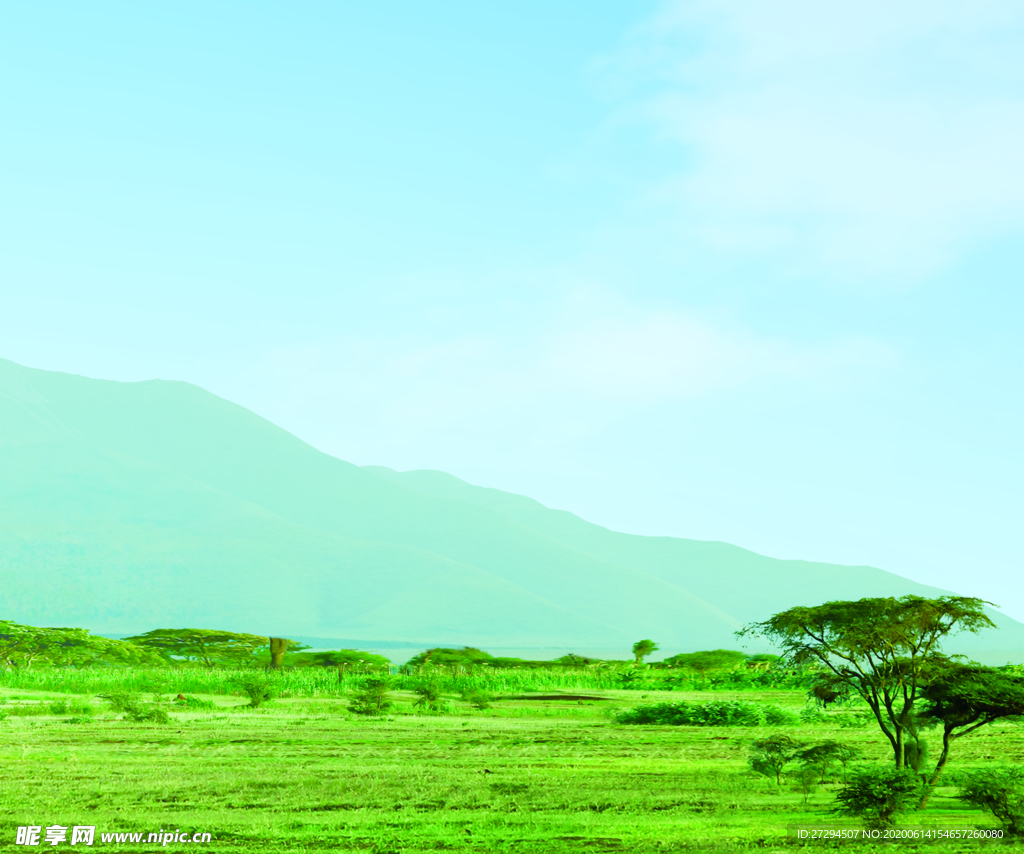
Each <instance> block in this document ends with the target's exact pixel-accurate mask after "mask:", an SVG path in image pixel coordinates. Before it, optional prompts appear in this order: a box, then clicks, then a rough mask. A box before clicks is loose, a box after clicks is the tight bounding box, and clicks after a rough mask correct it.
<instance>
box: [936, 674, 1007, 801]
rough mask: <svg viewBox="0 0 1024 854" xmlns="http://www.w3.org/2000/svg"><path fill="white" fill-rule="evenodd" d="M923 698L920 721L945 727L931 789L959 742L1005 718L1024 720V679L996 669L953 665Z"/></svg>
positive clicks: (937, 678)
mask: <svg viewBox="0 0 1024 854" xmlns="http://www.w3.org/2000/svg"><path fill="white" fill-rule="evenodd" d="M921 696H922V699H923V700H924V702H925V706H924V708H923V709H922V710H921V711H920V712H919V714H918V718H919V719H920V721H921V722H922V723H924V724H925V725H928V724H936V725H940V726H941V727H942V753H941V755H940V756H939V760H938V763H937V764H936V766H935V771H934V772H933V773H932V776H931V779H930V780H929V790H930V789H931V788H934V786H935V784H936V783H937V782H938V779H939V775H941V774H942V769H943V768H944V767H945V765H946V762H947V760H948V759H949V752H950V748H951V747H952V745H953V742H954V741H955V740H956V739H958V738H961V737H962V736H965V735H967V734H968V733H972V732H974V731H975V730H976V729H979V728H981V727H983V726H986V725H987V724H990V723H993V722H995V721H997V720H1001V719H1004V718H1009V719H1017V720H1024V677H1022V676H1018V675H1016V674H1014V673H1009V672H1006V671H1003V670H1000V669H999V668H995V667H984V666H982V665H980V664H960V663H951V664H949V665H948V666H946V667H944V668H941V669H939V670H937V671H936V672H935V673H933V674H932V676H931V678H930V679H929V681H928V684H927V685H925V686H924V687H923V688H922V689H921ZM926 799H927V795H926Z"/></svg>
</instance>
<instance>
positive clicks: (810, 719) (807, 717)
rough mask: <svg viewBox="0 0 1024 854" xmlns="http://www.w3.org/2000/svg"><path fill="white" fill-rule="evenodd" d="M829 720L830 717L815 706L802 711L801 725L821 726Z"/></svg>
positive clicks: (806, 707)
mask: <svg viewBox="0 0 1024 854" xmlns="http://www.w3.org/2000/svg"><path fill="white" fill-rule="evenodd" d="M827 720H828V715H826V714H825V713H824V712H823V711H822V710H821V709H819V708H817V707H815V706H805V707H804V708H802V709H801V710H800V723H802V724H820V723H823V722H824V721H827Z"/></svg>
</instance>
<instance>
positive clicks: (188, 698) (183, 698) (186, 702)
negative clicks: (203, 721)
mask: <svg viewBox="0 0 1024 854" xmlns="http://www.w3.org/2000/svg"><path fill="white" fill-rule="evenodd" d="M174 702H175V703H176V704H177V705H179V706H184V707H185V708H186V709H213V708H215V707H216V705H217V704H216V703H214V702H213V700H201V699H200V698H199V697H193V696H192V695H191V694H179V695H178V697H177V699H176V700H175V701H174Z"/></svg>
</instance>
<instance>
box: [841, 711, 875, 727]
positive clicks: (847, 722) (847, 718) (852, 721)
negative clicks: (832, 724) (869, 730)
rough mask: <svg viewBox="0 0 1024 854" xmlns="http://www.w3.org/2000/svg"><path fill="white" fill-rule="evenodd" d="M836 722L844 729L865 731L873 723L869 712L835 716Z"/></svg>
mask: <svg viewBox="0 0 1024 854" xmlns="http://www.w3.org/2000/svg"><path fill="white" fill-rule="evenodd" d="M835 721H836V723H837V724H839V726H841V727H843V728H844V729H863V728H864V727H866V726H867V725H868V724H869V723H871V717H870V716H869V715H868V714H867V712H852V713H847V714H841V715H836V716H835Z"/></svg>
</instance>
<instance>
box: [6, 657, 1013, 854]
mask: <svg viewBox="0 0 1024 854" xmlns="http://www.w3.org/2000/svg"><path fill="white" fill-rule="evenodd" d="M39 673H40V674H42V673H43V671H40V672H39ZM111 674H112V672H107V677H108V678H111ZM194 675H196V676H197V678H198V677H202V676H204V674H203V673H202V672H197V673H196V674H194ZM328 675H329V676H332V677H333V678H334V680H335V683H334V685H333V687H332V688H331V689H330V690H327V686H326V685H325V686H324V690H323V691H322V692H321V693H320V694H316V693H315V692H312V691H311V692H310V693H308V694H306V695H303V696H292V697H290V698H285V699H281V700H276V701H273V702H271V703H268V704H267V705H266V706H265V707H263V708H261V709H259V710H251V709H249V708H247V707H246V701H245V700H244V699H243V698H241V697H232V696H226V695H224V694H222V693H218V692H213V691H201V690H196V689H195V688H194V687H192V686H189V687H188V690H187V691H182V692H181V693H195V694H198V695H200V698H201V699H203V700H206V701H210V702H212V703H213V706H212V708H208V709H202V710H195V709H192V710H181V709H180V708H179V707H176V706H174V705H173V704H171V703H170V702H169V700H168V695H170V694H172V692H173V693H179V692H178V691H175V690H174V689H173V688H170V689H168V688H167V686H166V685H164V686H161V691H160V692H159V696H158V697H157V700H158V701H160V702H162V704H163V706H164V708H167V709H169V710H170V711H171V723H170V724H168V725H156V724H148V723H131V722H126V721H122V720H120V719H119V716H118V715H116V714H115V713H113V711H112V710H111V709H110V707H109V706H107V705H106V704H104V703H103V701H102V700H98V699H95V698H91V697H90V698H88V702H89V703H90V704H91V705H92V706H93V708H94V713H93V714H92V715H71V714H57V715H55V714H53V713H52V712H51V705H50V704H51V703H52V702H54V701H60V700H61V699H62V697H61V695H60V694H59V693H58V692H55V691H54V689H53V684H54V683H55V682H56V681H57V680H53V681H51V683H50V684H49V685H46V686H43V685H40V686H38V687H37V688H34V689H28V688H26V687H25V686H23V685H20V686H12V685H11V682H12V680H11V678H10V677H11V676H12V674H11V673H7V674H3V676H2V677H0V694H2V695H3V696H6V697H8V698H13V697H17V698H18V699H16V700H15V699H9V701H8V702H7V703H6V704H0V712H2V711H3V710H8V711H13V710H14V709H15V708H22V707H25V708H27V707H29V706H36V705H38V706H39V707H40V708H44V709H45V712H43V713H41V714H33V715H17V714H12V715H8V716H7V717H6V718H5V719H4V720H2V721H0V762H2V763H3V764H2V767H3V768H4V773H3V776H2V779H0V802H2V803H3V805H4V827H3V828H2V829H0V838H5V839H6V841H7V843H8V844H9V845H11V847H12V849H13V845H12V843H13V841H14V830H15V828H16V827H17V826H19V825H42V826H44V827H45V826H46V825H50V824H62V825H69V826H70V825H76V824H78V825H83V824H84V825H96V827H97V833H100V832H109V831H140V832H144V833H148V832H151V831H158V830H161V829H164V830H175V829H179V828H180V829H181V830H182V831H188V832H190V833H191V832H194V831H207V832H210V833H211V834H212V835H213V842H212V843H211V844H209V845H204V846H188V845H174V844H173V843H172V844H170V845H168V846H167V849H168V850H173V849H175V848H179V849H180V848H185V849H186V850H189V849H191V850H197V851H198V850H209V851H213V852H260V854H268V852H299V851H322V850H341V851H360V852H377V854H384V852H402V854H413V852H428V851H429V852H434V851H475V852H488V854H489V853H490V852H517V853H518V852H583V851H598V852H600V851H623V852H641V854H644V852H671V851H712V852H726V851H740V850H748V849H750V850H779V851H783V850H785V851H789V850H791V849H795V848H796V847H799V845H798V843H797V840H796V839H795V838H794V837H793V836H792V835H791V834H789V832H788V828H789V827H790V826H791V825H793V824H814V825H821V824H823V823H829V824H836V823H839V824H844V823H845V824H849V822H843V821H837V819H836V818H835V817H834V816H832V815H831V814H830V813H829V812H828V811H829V809H830V808H831V806H832V804H833V800H834V792H835V788H836V786H837V785H838V784H837V783H829V784H826V785H825V786H823V787H822V788H820V789H819V790H818V791H817V792H816V793H814V794H812V795H811V796H810V798H809V802H808V804H807V805H806V806H805V805H804V803H803V795H802V794H801V793H800V792H799V791H798V789H797V788H796V786H795V785H793V784H790V783H786V784H784V785H783V786H782V787H781V788H778V787H776V786H775V784H774V782H773V781H769V780H767V779H765V778H763V777H757V776H754V775H752V774H751V773H750V772H749V771H748V770H747V764H746V761H747V755H748V744H749V742H750V740H751V739H753V738H758V737H763V735H764V734H766V733H768V732H773V733H775V732H782V733H788V734H790V735H793V736H794V737H796V738H799V739H802V740H807V741H821V740H825V739H828V738H833V739H837V740H841V741H846V742H849V743H852V744H854V745H855V746H856V747H858V748H860V749H861V750H863V751H864V753H865V759H866V760H867V761H879V762H881V761H886V760H887V751H886V747H885V745H884V743H883V742H882V738H881V735H880V734H878V733H877V732H876V731H875V730H874V729H870V728H863V729H846V728H840V727H839V726H837V724H836V721H837V720H838V717H839V716H838V715H837V714H835V713H832V712H830V713H829V715H828V716H827V718H826V721H824V722H821V723H815V724H801V725H794V726H788V727H772V728H766V727H716V726H704V727H679V726H626V725H621V724H616V723H614V721H613V720H612V714H613V712H614V711H615V710H621V709H626V708H629V707H631V706H634V705H637V704H640V703H652V702H664V701H675V700H679V699H685V700H687V701H688V702H692V703H700V702H706V701H708V700H713V699H714V700H733V699H742V700H746V701H756V702H763V703H771V704H775V705H780V706H785V707H788V708H791V709H793V710H794V711H796V710H799V709H800V708H802V707H803V705H804V695H803V693H802V692H800V691H792V690H791V691H783V690H779V691H770V692H764V693H763V694H758V695H755V696H752V695H751V693H750V692H747V691H745V692H720V691H719V692H700V693H697V692H694V693H682V692H648V693H647V695H646V696H643V695H641V694H638V693H637V692H634V691H628V692H627V691H621V690H607V691H604V692H602V693H603V695H604V696H605V697H606V698H607V699H606V700H603V701H577V700H558V701H550V700H548V701H536V700H529V699H515V700H512V699H505V700H498V701H496V702H495V704H494V707H493V708H491V709H488V710H485V711H476V710H473V709H472V708H471V707H470V706H469V705H468V704H466V703H463V702H461V701H460V700H459V699H458V697H457V695H456V693H455V692H452V693H450V694H449V695H448V696H447V697H446V699H447V700H448V701H449V703H450V705H451V707H452V709H453V713H451V714H446V715H435V714H415V713H413V706H412V703H413V701H414V699H415V695H414V694H413V693H411V692H410V691H400V692H398V693H397V695H396V699H397V701H398V702H397V706H396V709H395V712H394V713H393V714H392V715H390V716H389V717H387V718H379V719H378V718H360V717H358V716H353V715H350V714H348V713H347V712H346V711H345V706H346V703H345V701H344V700H343V699H342V698H341V697H339V696H336V694H337V676H336V674H328ZM74 684H76V685H81V684H82V683H74ZM65 687H66V686H65ZM312 687H316V686H312ZM76 690H77V689H76ZM146 699H147V700H149V699H150V698H149V697H148V696H147V697H146ZM63 700H65V701H67V703H68V709H69V710H71V709H72V708H73V707H74V705H75V704H76V703H77V704H81V703H83V702H85V700H84V699H83V697H82V696H81V693H77V694H71V693H69V694H65V695H63ZM0 703H2V697H0ZM58 708H59V707H58ZM71 720H75V721H76V722H75V723H70V722H69V721H71ZM993 761H998V762H1005V763H1014V762H1016V763H1021V762H1024V729H1022V728H1021V727H1017V726H1012V725H997V726H994V727H991V728H989V729H987V730H983V731H982V732H980V733H978V734H975V735H973V736H969V737H967V738H965V739H963V741H962V742H961V743H960V744H958V745H957V753H956V755H955V756H954V758H953V760H952V762H951V768H968V767H982V766H984V765H985V764H986V763H987V762H993ZM954 793H955V790H954V789H952V788H943V789H940V790H939V792H938V793H937V795H936V797H934V798H933V800H932V803H931V805H930V807H929V809H928V811H927V812H926V813H924V814H914V815H912V816H910V817H909V818H908V821H907V822H906V823H907V824H911V825H920V826H924V827H930V828H937V827H940V826H956V827H965V826H986V827H991V826H994V822H993V820H992V819H991V817H990V816H988V815H986V814H984V813H981V812H979V811H975V810H970V809H966V808H964V806H963V805H962V804H960V803H959V802H958V801H957V800H956V799H955V798H953V797H952V796H953V794H954ZM850 826H853V825H852V824H850ZM96 847H97V848H100V849H102V850H108V851H150V850H159V846H146V845H144V844H143V845H132V844H123V845H117V844H101V843H100V841H99V838H98V837H97V842H96ZM808 847H819V848H825V847H828V846H827V845H825V844H818V845H815V846H808ZM920 847H921V848H922V849H923V848H928V850H942V851H953V850H964V851H967V850H976V849H977V848H978V847H979V846H978V845H977V844H960V845H959V846H958V845H945V846H939V845H923V846H920ZM854 849H856V850H875V846H872V845H866V844H865V843H863V842H858V843H857V844H856V846H850V850H854ZM17 850H27V849H17ZM878 850H881V848H880V847H879V848H878ZM886 850H900V851H905V850H917V849H916V847H915V846H914V845H913V844H912V843H911V844H909V845H908V844H905V843H904V844H901V845H900V846H899V848H898V849H892V848H886ZM1000 850H1018V849H1015V848H1014V847H1013V846H1002V847H1001V848H1000Z"/></svg>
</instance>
